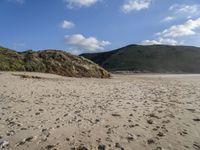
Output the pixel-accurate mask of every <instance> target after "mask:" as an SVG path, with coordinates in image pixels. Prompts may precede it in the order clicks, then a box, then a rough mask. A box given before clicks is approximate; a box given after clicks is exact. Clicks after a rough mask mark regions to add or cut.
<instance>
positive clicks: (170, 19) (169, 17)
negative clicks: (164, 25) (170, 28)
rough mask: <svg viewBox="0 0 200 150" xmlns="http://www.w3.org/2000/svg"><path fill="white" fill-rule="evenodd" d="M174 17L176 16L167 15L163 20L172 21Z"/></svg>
mask: <svg viewBox="0 0 200 150" xmlns="http://www.w3.org/2000/svg"><path fill="white" fill-rule="evenodd" d="M174 19H175V17H172V16H168V17H165V18H164V19H163V20H162V21H163V22H169V21H172V20H174Z"/></svg>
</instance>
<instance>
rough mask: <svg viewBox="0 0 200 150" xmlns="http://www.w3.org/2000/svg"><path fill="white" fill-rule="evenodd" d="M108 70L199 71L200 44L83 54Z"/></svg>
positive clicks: (130, 47)
mask: <svg viewBox="0 0 200 150" xmlns="http://www.w3.org/2000/svg"><path fill="white" fill-rule="evenodd" d="M81 56H83V57H85V58H88V59H90V60H92V61H94V62H95V63H97V64H99V65H101V66H102V67H103V68H105V69H107V70H109V71H135V72H152V73H200V48H197V47H190V46H167V45H151V46H141V45H129V46H126V47H123V48H120V49H117V50H114V51H109V52H103V53H93V54H82V55H81Z"/></svg>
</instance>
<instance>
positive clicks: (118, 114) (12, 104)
mask: <svg viewBox="0 0 200 150" xmlns="http://www.w3.org/2000/svg"><path fill="white" fill-rule="evenodd" d="M22 75H23V76H22ZM1 148H2V149H8V150H104V149H105V150H200V75H181V74H180V75H148V74H147V75H145V74H141V75H112V77H111V79H95V78H69V77H62V76H57V75H52V74H42V73H19V72H0V149H1Z"/></svg>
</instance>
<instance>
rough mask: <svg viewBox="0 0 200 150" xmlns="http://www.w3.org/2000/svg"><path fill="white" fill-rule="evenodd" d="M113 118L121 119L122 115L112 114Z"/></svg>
mask: <svg viewBox="0 0 200 150" xmlns="http://www.w3.org/2000/svg"><path fill="white" fill-rule="evenodd" d="M112 116H113V117H120V116H121V115H120V114H112Z"/></svg>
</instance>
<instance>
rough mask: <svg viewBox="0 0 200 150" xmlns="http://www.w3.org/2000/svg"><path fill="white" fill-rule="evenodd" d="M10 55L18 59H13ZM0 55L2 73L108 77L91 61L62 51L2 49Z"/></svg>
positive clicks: (107, 74)
mask: <svg viewBox="0 0 200 150" xmlns="http://www.w3.org/2000/svg"><path fill="white" fill-rule="evenodd" d="M12 53H13V54H15V55H17V56H18V57H13V55H11V54H12ZM7 54H9V55H7ZM0 55H1V57H0V70H2V71H31V72H43V73H52V74H58V75H62V76H69V77H95V78H109V77H110V74H109V73H108V72H107V71H106V70H104V69H103V68H102V67H100V66H99V65H97V64H95V63H93V62H92V61H90V60H88V59H86V58H83V57H79V56H74V55H71V54H69V53H67V52H64V51H59V50H44V51H38V52H35V51H26V52H22V53H17V52H15V51H12V50H9V49H5V48H4V50H1V51H0ZM11 56H12V57H11ZM1 64H3V65H2V66H1ZM13 64H15V65H14V66H13Z"/></svg>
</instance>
